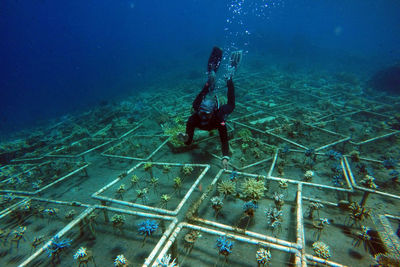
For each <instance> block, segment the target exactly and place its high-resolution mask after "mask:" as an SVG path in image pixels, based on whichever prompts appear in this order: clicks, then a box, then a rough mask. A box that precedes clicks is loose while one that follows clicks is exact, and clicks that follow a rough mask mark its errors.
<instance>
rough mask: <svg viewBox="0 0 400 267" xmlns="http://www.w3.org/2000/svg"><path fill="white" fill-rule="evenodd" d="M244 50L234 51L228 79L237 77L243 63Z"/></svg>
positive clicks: (230, 59)
mask: <svg viewBox="0 0 400 267" xmlns="http://www.w3.org/2000/svg"><path fill="white" fill-rule="evenodd" d="M242 56H243V50H238V51H233V52H232V53H231V56H230V57H229V61H230V63H229V66H228V73H227V75H226V77H228V79H232V77H233V76H234V75H235V73H236V71H237V69H238V68H239V65H240V62H241V61H242Z"/></svg>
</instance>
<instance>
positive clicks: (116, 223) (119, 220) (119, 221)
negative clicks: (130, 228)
mask: <svg viewBox="0 0 400 267" xmlns="http://www.w3.org/2000/svg"><path fill="white" fill-rule="evenodd" d="M111 223H112V225H113V227H114V228H118V229H120V230H121V231H122V226H123V225H124V224H125V216H124V215H121V214H114V216H112V218H111Z"/></svg>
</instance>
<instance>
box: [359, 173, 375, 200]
mask: <svg viewBox="0 0 400 267" xmlns="http://www.w3.org/2000/svg"><path fill="white" fill-rule="evenodd" d="M374 181H375V178H374V177H373V176H371V175H368V174H366V175H365V177H364V179H362V180H361V181H360V183H361V184H362V185H363V186H365V187H366V188H369V189H376V188H378V186H377V185H376V184H375V182H374ZM369 194H370V192H369V191H365V192H364V195H363V198H362V199H361V202H360V206H361V207H363V206H364V205H365V203H366V202H367V199H368V196H369Z"/></svg>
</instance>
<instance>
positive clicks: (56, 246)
mask: <svg viewBox="0 0 400 267" xmlns="http://www.w3.org/2000/svg"><path fill="white" fill-rule="evenodd" d="M71 242H72V240H71V239H64V240H60V238H59V237H58V236H55V237H54V238H53V241H52V242H51V245H50V246H49V247H48V248H47V253H48V254H49V257H51V256H53V255H57V254H58V253H60V252H61V251H62V250H63V249H65V248H67V247H70V246H71Z"/></svg>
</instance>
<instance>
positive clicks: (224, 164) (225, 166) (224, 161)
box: [222, 157, 229, 170]
mask: <svg viewBox="0 0 400 267" xmlns="http://www.w3.org/2000/svg"><path fill="white" fill-rule="evenodd" d="M228 167H229V157H223V158H222V168H223V169H224V170H227V169H228Z"/></svg>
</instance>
